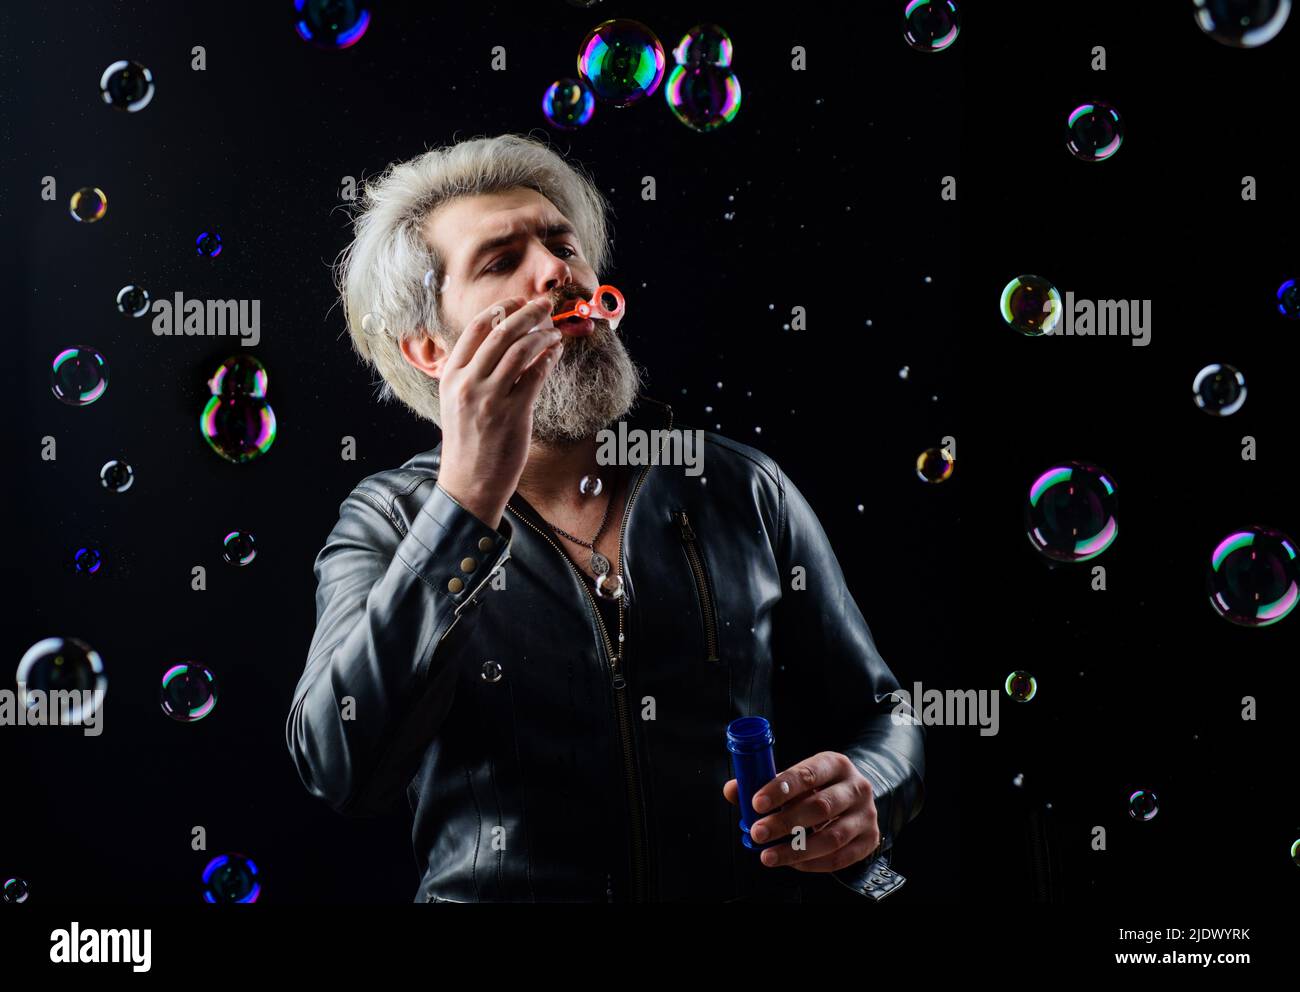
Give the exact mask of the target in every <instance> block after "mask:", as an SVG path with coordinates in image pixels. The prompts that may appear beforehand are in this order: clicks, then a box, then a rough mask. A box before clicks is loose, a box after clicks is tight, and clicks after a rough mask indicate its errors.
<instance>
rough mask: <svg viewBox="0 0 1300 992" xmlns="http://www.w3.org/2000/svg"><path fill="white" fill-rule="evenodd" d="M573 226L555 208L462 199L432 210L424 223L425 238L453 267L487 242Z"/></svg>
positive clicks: (483, 198) (540, 201)
mask: <svg viewBox="0 0 1300 992" xmlns="http://www.w3.org/2000/svg"><path fill="white" fill-rule="evenodd" d="M556 227H565V228H572V227H573V225H572V224H570V223H569V221H568V220H567V219H566V218H565V217H564V215H563V214H561V213H560V212H559V211H558V210H557V209H556V208H555V206H554V205H553V204H552V203H551V202H550V201H549V200H546V199H545V198H544V197H542V196H541V195H540V194H538V195H537V198H536V200H535V201H531V202H530V201H524V202H519V201H515V202H510V201H496V200H495V199H494V198H493V197H491V196H485V195H478V196H461V197H457V198H456V199H454V200H451V201H448V202H447V203H444V204H442V205H440V206H438V207H437V208H435V209H434V210H433V211H432V212H431V213H430V214H429V217H428V219H427V220H426V221H425V224H424V229H425V236H426V237H427V238H428V239H429V241H430V243H431V244H433V246H434V247H435V248H438V249H440V250H441V251H442V254H443V257H444V258H446V259H447V260H448V261H449V262H450V263H451V264H452V265H455V264H456V263H458V262H463V261H469V260H470V258H471V257H472V255H473V254H474V253H475V252H476V251H477V250H478V248H479V246H480V245H482V244H484V243H485V242H488V241H494V240H497V239H501V238H507V237H517V236H519V235H520V234H528V233H532V232H535V231H545V230H547V229H550V228H556Z"/></svg>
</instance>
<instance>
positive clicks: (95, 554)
mask: <svg viewBox="0 0 1300 992" xmlns="http://www.w3.org/2000/svg"><path fill="white" fill-rule="evenodd" d="M67 565H68V568H69V570H70V571H71V572H72V573H73V574H75V575H94V574H96V573H97V572H98V571H99V570H100V569H101V568H103V567H104V552H103V550H102V549H101V548H100V547H99V545H97V544H84V545H78V546H77V548H76V550H74V551H73V552H72V557H71V559H69V560H68V562H67Z"/></svg>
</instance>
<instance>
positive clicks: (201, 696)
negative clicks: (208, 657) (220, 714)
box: [159, 662, 217, 723]
mask: <svg viewBox="0 0 1300 992" xmlns="http://www.w3.org/2000/svg"><path fill="white" fill-rule="evenodd" d="M159 697H160V701H161V703H162V710H163V712H164V713H166V714H167V715H168V716H169V717H171V718H172V719H173V720H175V721H176V722H177V723H194V722H196V721H198V720H202V719H203V718H204V717H205V716H207V715H208V714H209V713H211V712H212V708H213V707H214V706H216V705H217V680H216V678H215V676H213V674H212V671H211V670H210V669H209V668H208V667H207V666H206V665H200V664H197V663H194V662H181V663H180V664H177V665H173V666H172V667H171V668H169V669H167V671H166V672H164V673H163V677H162V689H161V691H160V693H159Z"/></svg>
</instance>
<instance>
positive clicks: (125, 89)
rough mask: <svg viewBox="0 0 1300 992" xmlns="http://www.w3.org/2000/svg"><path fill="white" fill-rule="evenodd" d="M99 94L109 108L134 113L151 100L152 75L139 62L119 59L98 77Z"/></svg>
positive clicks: (152, 92) (152, 90) (152, 89)
mask: <svg viewBox="0 0 1300 992" xmlns="http://www.w3.org/2000/svg"><path fill="white" fill-rule="evenodd" d="M99 93H100V95H101V96H102V97H103V98H104V102H105V103H106V104H108V105H109V106H110V107H114V108H115V109H117V110H125V111H127V112H128V113H135V112H136V111H137V110H143V109H144V108H145V107H147V106H148V105H149V101H150V100H152V99H153V94H154V85H153V73H151V72H150V71H149V70H148V69H146V68H145V67H144V66H142V65H141V64H140V63H139V62H130V61H128V60H126V59H120V60H119V61H117V62H114V63H113V64H112V65H110V66H109V67H108V68H107V69H105V70H104V73H103V75H102V76H100V77H99Z"/></svg>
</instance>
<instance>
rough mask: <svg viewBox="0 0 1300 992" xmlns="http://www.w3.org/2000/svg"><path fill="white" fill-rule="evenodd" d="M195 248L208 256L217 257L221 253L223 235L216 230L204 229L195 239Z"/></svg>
mask: <svg viewBox="0 0 1300 992" xmlns="http://www.w3.org/2000/svg"><path fill="white" fill-rule="evenodd" d="M194 249H195V251H197V252H198V253H199V254H200V255H204V256H206V257H207V258H216V257H217V256H218V255H220V254H221V235H220V234H218V233H217V232H216V231H204V232H203V233H202V234H200V235H199V236H198V237H197V238H195V239H194Z"/></svg>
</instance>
